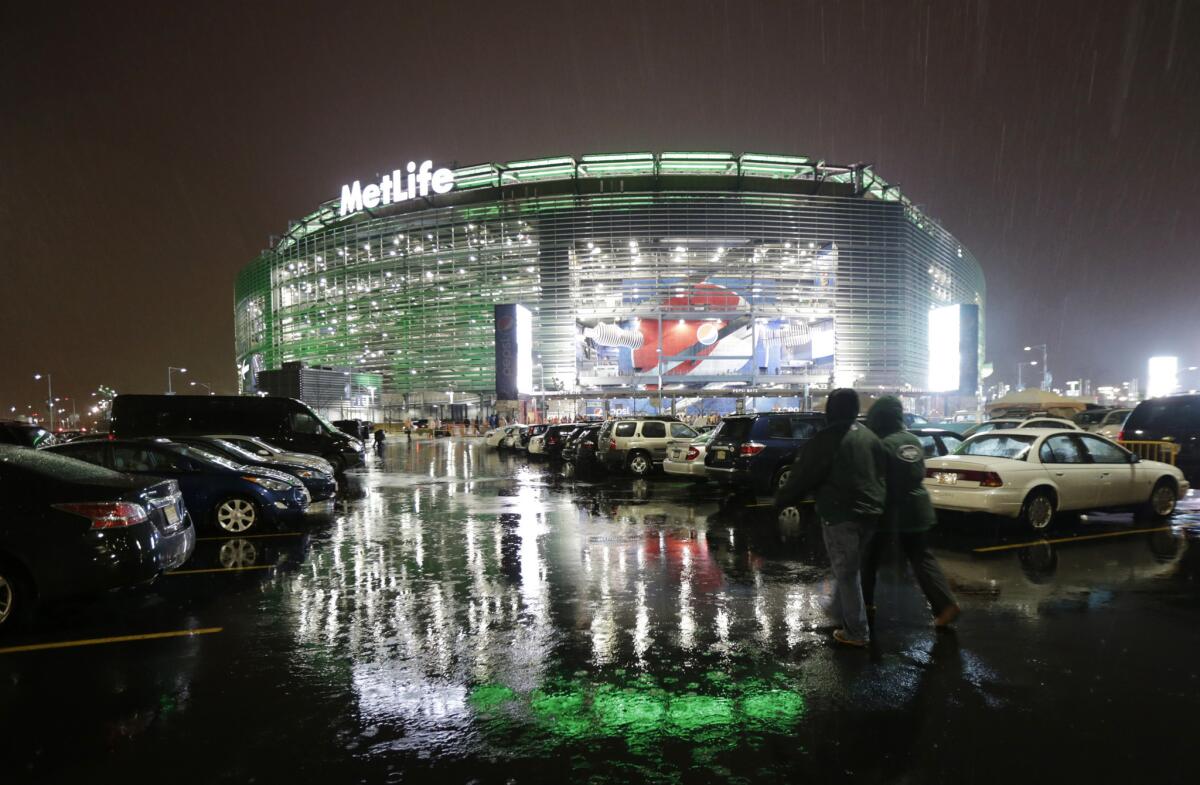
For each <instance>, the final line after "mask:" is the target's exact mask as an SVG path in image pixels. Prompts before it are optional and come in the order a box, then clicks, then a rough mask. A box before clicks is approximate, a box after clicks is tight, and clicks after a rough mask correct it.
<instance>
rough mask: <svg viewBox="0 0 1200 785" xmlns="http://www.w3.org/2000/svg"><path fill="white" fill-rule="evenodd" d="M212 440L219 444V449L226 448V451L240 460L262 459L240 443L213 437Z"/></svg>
mask: <svg viewBox="0 0 1200 785" xmlns="http://www.w3.org/2000/svg"><path fill="white" fill-rule="evenodd" d="M213 441H215V442H216V443H217V444H218V445H220V447H221V449H223V450H227V451H229V452H231V453H233V454H234V455H236V456H237V457H238V458H239V459H241V460H245V461H260V460H262V459H261V458H259V457H258V456H257V455H255V454H254V453H252V452H250V451H249V450H247V449H245V448H243V447H242V446H241V445H240V444H234V443H233V442H229V441H226V440H224V439H214V440H213Z"/></svg>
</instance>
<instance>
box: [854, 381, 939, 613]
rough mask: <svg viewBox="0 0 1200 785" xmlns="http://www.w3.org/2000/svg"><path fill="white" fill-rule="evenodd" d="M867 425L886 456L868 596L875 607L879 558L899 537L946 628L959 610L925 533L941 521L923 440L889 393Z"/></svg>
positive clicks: (868, 565)
mask: <svg viewBox="0 0 1200 785" xmlns="http://www.w3.org/2000/svg"><path fill="white" fill-rule="evenodd" d="M867 427H868V428H870V429H871V430H872V431H874V432H875V435H876V436H878V437H879V439H880V441H881V442H882V444H883V448H884V452H885V453H886V454H887V503H886V505H885V506H884V511H883V518H882V519H881V521H880V527H879V532H878V533H876V535H875V538H874V540H872V542H871V544H870V546H869V547H868V548H867V551H866V554H865V558H864V559H863V566H862V588H863V600H864V601H865V602H866V604H867V607H868V608H871V609H873V608H874V605H875V575H876V573H877V572H878V570H879V562H880V560H881V559H882V557H883V553H884V551H885V550H886V549H887V548H888V546H889V545H890V544H891V543H893V542H895V541H896V540H897V539H898V540H899V542H900V549H901V550H902V551H903V552H904V557H905V558H906V559H908V563H909V564H910V565H911V566H912V571H913V574H914V575H915V576H916V578H917V584H918V585H919V586H920V587H921V591H922V592H924V593H925V599H926V600H928V601H929V607H930V609H931V610H932V612H933V617H934V622H933V623H934V625H935V626H936V627H937V628H938V629H946V628H948V627H949V625H950V624H951V623H952V622H953V621H954V620H955V619H956V618H957V617H958V614H959V610H960V609H959V607H958V601H957V600H956V599H955V598H954V594H953V593H952V592H951V591H950V586H949V585H948V584H947V582H946V575H945V573H943V572H942V567H941V565H939V564H938V562H937V559H936V558H934V556H933V553H931V552H930V550H929V545H928V543H927V537H926V535H927V533H928V532H929V530H930V529H932V528H933V527H934V526H935V525H936V524H937V515H936V514H935V513H934V511H933V503H932V502H931V501H930V499H929V491H927V490H925V484H924V481H925V450H924V449H923V448H922V447H921V442H920V440H919V439H917V437H916V436H914V435H913V434H911V433H909V432H908V431H907V430H906V429H905V427H904V406H903V404H901V403H900V399H899V398H896V397H895V396H892V395H885V396H884V397H882V398H880V399H879V400H877V401H876V402H875V403H874V405H873V406H871V410H870V411H869V412H867Z"/></svg>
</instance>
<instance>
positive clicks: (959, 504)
mask: <svg viewBox="0 0 1200 785" xmlns="http://www.w3.org/2000/svg"><path fill="white" fill-rule="evenodd" d="M925 489H926V490H927V491H929V498H930V500H931V501H932V502H933V506H934V507H935V508H937V509H939V510H952V511H954V512H986V513H991V514H992V515H1003V516H1005V517H1008V518H1016V517H1017V516H1018V515H1020V514H1021V506H1022V505H1023V504H1024V503H1025V495H1024V493H1023V492H1022V491H1021V490H1019V489H1016V488H952V487H946V486H941V485H935V484H932V483H925Z"/></svg>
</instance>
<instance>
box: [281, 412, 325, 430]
mask: <svg viewBox="0 0 1200 785" xmlns="http://www.w3.org/2000/svg"><path fill="white" fill-rule="evenodd" d="M288 425H289V426H290V427H291V429H292V433H303V434H310V435H313V434H319V433H320V432H321V423H320V422H319V421H318V420H317V418H316V417H313V416H312V415H311V414H309V413H308V412H292V413H291V414H289V415H288Z"/></svg>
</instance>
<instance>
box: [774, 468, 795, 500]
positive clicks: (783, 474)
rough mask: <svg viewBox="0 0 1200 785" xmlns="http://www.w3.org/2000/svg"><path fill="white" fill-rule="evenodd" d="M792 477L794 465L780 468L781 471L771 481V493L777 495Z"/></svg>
mask: <svg viewBox="0 0 1200 785" xmlns="http://www.w3.org/2000/svg"><path fill="white" fill-rule="evenodd" d="M791 476H792V465H791V464H790V463H789V464H786V465H784V466H781V467H779V470H778V471H776V472H775V478H774V479H773V480H771V493H775V492H776V491H778V490H779V489H780V488H782V487H783V486H784V485H785V484H786V483H787V481H788V479H789V478H790V477H791Z"/></svg>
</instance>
